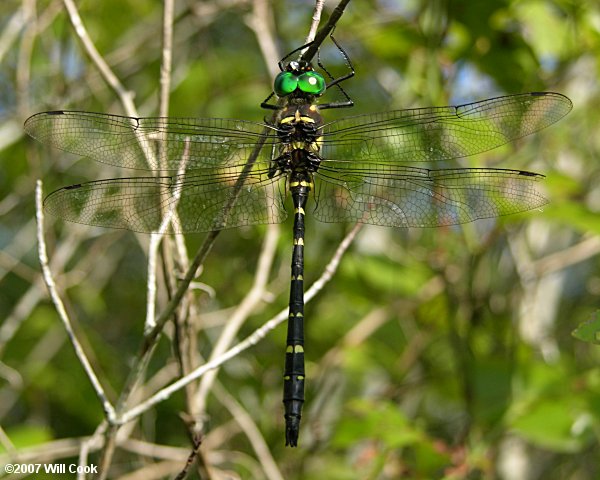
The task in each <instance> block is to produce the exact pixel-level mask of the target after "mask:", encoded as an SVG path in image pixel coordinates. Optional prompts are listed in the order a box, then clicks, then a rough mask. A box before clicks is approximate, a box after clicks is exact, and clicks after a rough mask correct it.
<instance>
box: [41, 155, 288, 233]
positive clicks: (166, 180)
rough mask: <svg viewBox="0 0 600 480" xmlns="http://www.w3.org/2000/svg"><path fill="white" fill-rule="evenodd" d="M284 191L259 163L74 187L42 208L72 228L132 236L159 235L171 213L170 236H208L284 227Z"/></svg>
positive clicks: (57, 194)
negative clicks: (105, 229)
mask: <svg viewBox="0 0 600 480" xmlns="http://www.w3.org/2000/svg"><path fill="white" fill-rule="evenodd" d="M242 180H243V181H242ZM240 182H241V183H240ZM284 189H285V183H284V180H283V179H282V178H281V177H276V178H269V177H268V164H265V163H257V164H255V165H254V166H253V168H252V170H251V171H249V172H247V171H246V172H243V166H242V165H240V166H220V167H219V168H216V169H212V170H208V169H204V170H199V171H194V172H190V173H188V174H187V175H173V176H163V177H133V178H117V179H110V180H99V181H94V182H87V183H82V184H77V185H73V186H70V187H65V188H61V189H59V190H57V191H55V192H53V193H51V194H50V195H48V197H46V199H45V200H44V208H45V210H46V211H47V212H49V213H51V214H53V215H56V216H58V217H60V218H63V219H65V220H68V221H71V222H76V223H83V224H86V225H96V226H101V227H109V228H124V229H128V230H133V231H136V232H154V231H157V230H158V229H159V227H160V225H161V222H162V221H163V218H164V217H165V215H167V214H168V212H170V211H171V210H173V209H174V212H175V213H176V215H174V222H173V224H172V227H171V230H169V231H171V232H174V233H191V232H207V231H211V230H220V229H224V228H232V227H239V226H243V225H255V224H263V223H279V222H282V221H283V220H284V219H285V218H286V215H287V214H286V210H285V208H284V206H283V193H284V192H283V190H284Z"/></svg>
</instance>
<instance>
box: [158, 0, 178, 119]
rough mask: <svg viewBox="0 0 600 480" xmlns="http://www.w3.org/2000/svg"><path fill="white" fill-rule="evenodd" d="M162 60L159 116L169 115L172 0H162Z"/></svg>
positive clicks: (171, 58)
mask: <svg viewBox="0 0 600 480" xmlns="http://www.w3.org/2000/svg"><path fill="white" fill-rule="evenodd" d="M164 2H165V4H164V7H163V35H162V40H163V42H162V60H161V62H160V98H159V113H158V114H159V116H161V117H168V116H169V95H170V93H171V65H172V61H173V11H174V3H175V2H174V0H164Z"/></svg>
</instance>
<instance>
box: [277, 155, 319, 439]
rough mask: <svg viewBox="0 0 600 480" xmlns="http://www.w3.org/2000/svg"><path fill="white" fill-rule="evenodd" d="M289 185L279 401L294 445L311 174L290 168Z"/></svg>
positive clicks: (299, 405) (300, 396)
mask: <svg viewBox="0 0 600 480" xmlns="http://www.w3.org/2000/svg"><path fill="white" fill-rule="evenodd" d="M294 156H295V155H294ZM289 185H290V191H291V194H292V201H293V203H294V250H293V253H292V282H291V286H290V307H289V315H288V332H287V347H286V350H285V370H284V374H283V379H284V387H283V404H284V409H285V415H284V416H285V432H286V433H285V444H286V445H289V446H292V447H295V446H297V445H298V433H299V429H300V418H301V417H302V404H303V403H304V379H305V373H304V215H305V208H306V202H307V200H308V194H309V192H310V190H311V188H312V176H311V174H310V173H309V172H307V171H306V170H301V171H292V173H291V175H290V184H289Z"/></svg>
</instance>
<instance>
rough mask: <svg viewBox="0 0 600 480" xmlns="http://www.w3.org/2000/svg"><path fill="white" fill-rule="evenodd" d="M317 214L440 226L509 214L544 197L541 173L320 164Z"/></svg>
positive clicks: (325, 219)
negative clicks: (539, 187)
mask: <svg viewBox="0 0 600 480" xmlns="http://www.w3.org/2000/svg"><path fill="white" fill-rule="evenodd" d="M317 177H318V180H319V181H318V182H315V184H316V185H315V200H316V207H315V210H314V215H315V217H316V218H317V219H319V220H321V221H323V222H362V223H370V224H373V225H383V226H389V227H436V226H440V225H454V224H459V223H467V222H471V221H473V220H476V219H481V218H490V217H497V216H500V215H508V214H511V213H517V212H521V211H525V210H529V209H532V208H538V207H540V206H542V205H544V204H545V203H546V199H545V198H544V197H543V196H541V195H540V194H539V193H538V192H537V191H536V190H535V183H536V182H537V181H538V180H539V179H540V178H543V175H538V174H535V173H530V172H525V171H519V170H503V169H494V168H453V169H441V170H429V169H426V168H415V167H398V166H390V165H368V166H367V165H365V167H364V168H362V169H360V168H354V169H351V168H348V167H347V165H346V166H344V164H343V163H342V162H327V163H326V164H325V165H323V164H321V167H320V168H319V171H318V173H317Z"/></svg>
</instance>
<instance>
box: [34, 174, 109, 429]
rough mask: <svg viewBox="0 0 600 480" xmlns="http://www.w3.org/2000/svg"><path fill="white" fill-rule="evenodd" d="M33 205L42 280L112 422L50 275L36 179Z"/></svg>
mask: <svg viewBox="0 0 600 480" xmlns="http://www.w3.org/2000/svg"><path fill="white" fill-rule="evenodd" d="M35 205H36V219H37V239H38V256H39V260H40V265H41V267H42V274H43V276H44V282H45V283H46V286H47V287H48V293H49V294H50V298H51V299H52V302H53V303H54V307H55V308H56V311H57V312H58V315H59V317H60V319H61V321H62V323H63V326H64V327H65V330H66V332H67V335H68V336H69V340H70V341H71V344H72V345H73V349H74V350H75V355H76V356H77V359H78V360H79V363H81V365H82V367H83V369H84V370H85V373H86V375H87V376H88V378H89V379H90V383H91V384H92V386H93V388H94V390H95V392H96V396H97V397H98V398H99V399H100V401H101V402H102V408H103V409H104V413H105V415H106V418H107V419H108V421H109V422H114V420H115V418H116V415H115V409H114V408H113V406H112V405H111V403H110V402H109V400H108V398H107V396H106V393H105V392H104V389H103V388H102V385H101V384H100V381H99V380H98V377H97V376H96V374H95V373H94V370H93V368H92V366H91V365H90V362H89V360H88V359H87V357H86V355H85V352H84V351H83V348H82V347H81V344H80V343H79V340H78V339H77V336H76V335H75V332H74V331H73V327H72V326H71V320H70V319H69V316H68V315H67V311H66V310H65V306H64V304H63V302H62V300H61V299H60V296H59V295H58V291H57V290H56V284H55V282H54V278H53V277H52V272H51V271H50V267H49V266H48V254H47V252H46V240H45V238H44V212H43V207H42V182H41V180H38V181H37V185H36V189H35Z"/></svg>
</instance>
